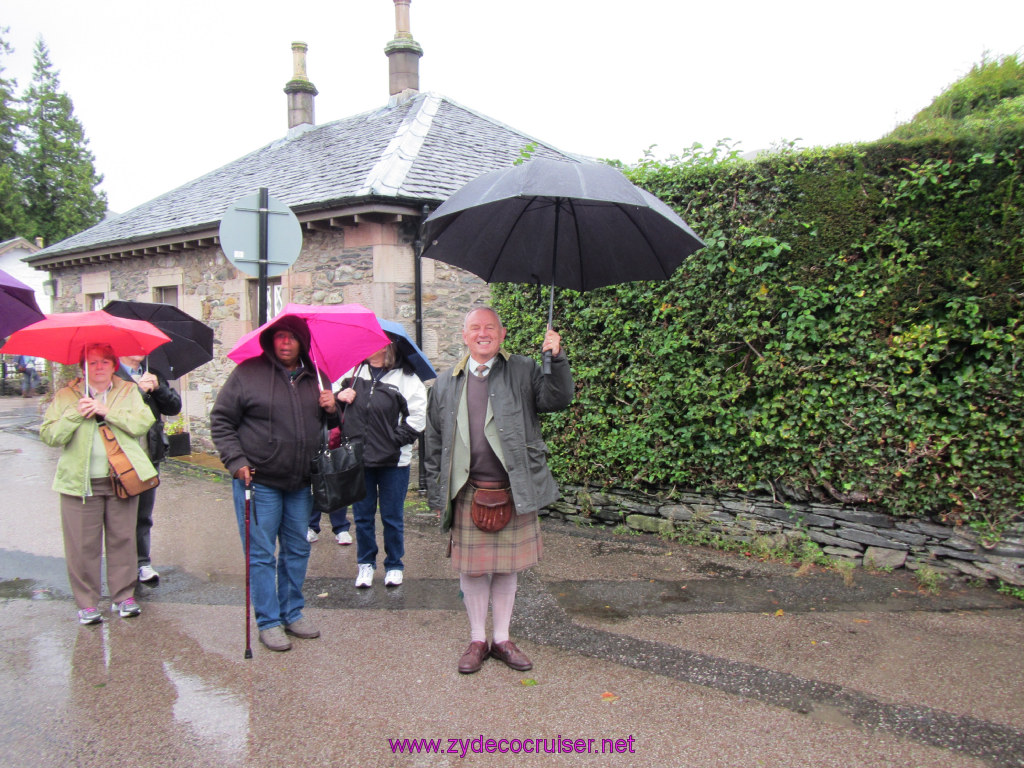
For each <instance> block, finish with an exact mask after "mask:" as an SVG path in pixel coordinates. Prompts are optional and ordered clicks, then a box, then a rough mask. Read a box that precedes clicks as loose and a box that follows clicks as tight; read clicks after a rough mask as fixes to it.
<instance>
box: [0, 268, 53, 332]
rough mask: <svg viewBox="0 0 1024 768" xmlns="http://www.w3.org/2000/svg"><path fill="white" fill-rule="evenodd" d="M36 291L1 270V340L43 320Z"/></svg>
mask: <svg viewBox="0 0 1024 768" xmlns="http://www.w3.org/2000/svg"><path fill="white" fill-rule="evenodd" d="M43 317H44V315H43V313H42V311H41V310H40V309H39V305H38V304H37V303H36V295H35V291H33V290H32V288H31V287H30V286H27V285H25V284H24V283H23V282H21V280H18V279H17V278H15V277H12V276H11V275H9V274H7V273H6V272H4V271H3V270H2V269H0V338H4V337H6V336H10V335H11V334H12V333H14V332H15V331H16V330H18V329H19V328H24V327H25V326H26V325H32V323H34V322H36V321H38V320H42V319H43Z"/></svg>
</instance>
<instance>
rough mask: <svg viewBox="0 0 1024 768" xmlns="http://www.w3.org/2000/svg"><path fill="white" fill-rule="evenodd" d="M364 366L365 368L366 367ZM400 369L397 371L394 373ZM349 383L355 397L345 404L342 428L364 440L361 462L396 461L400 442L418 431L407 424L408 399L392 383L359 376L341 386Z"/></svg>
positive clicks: (388, 463)
mask: <svg viewBox="0 0 1024 768" xmlns="http://www.w3.org/2000/svg"><path fill="white" fill-rule="evenodd" d="M363 370H366V369H365V368H364V369H363ZM398 373H400V372H398V371H396V375H397V374H398ZM345 387H352V388H353V389H355V391H356V399H355V400H354V401H353V402H352V404H351V405H347V406H344V412H343V413H342V415H341V420H342V432H343V433H344V434H345V436H346V437H358V438H362V441H363V463H364V464H365V465H366V466H368V467H395V466H398V465H399V459H400V458H401V453H402V446H404V445H408V444H409V443H412V442H414V441H415V440H416V439H417V438H418V437H419V436H420V435H421V434H422V430H418V429H415V428H413V427H412V426H410V425H409V403H408V401H407V400H406V399H405V395H403V394H402V392H401V390H399V388H398V387H396V386H395V385H394V384H392V383H389V382H387V381H374V380H373V379H366V378H362V377H358V376H357V378H356V379H355V383H353V381H352V379H345V381H343V382H342V388H345Z"/></svg>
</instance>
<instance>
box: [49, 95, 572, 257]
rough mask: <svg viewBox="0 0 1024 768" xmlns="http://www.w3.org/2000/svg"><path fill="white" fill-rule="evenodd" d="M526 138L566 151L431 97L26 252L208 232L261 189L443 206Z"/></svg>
mask: <svg viewBox="0 0 1024 768" xmlns="http://www.w3.org/2000/svg"><path fill="white" fill-rule="evenodd" d="M529 143H534V144H536V145H537V148H536V150H535V152H534V156H535V157H549V158H553V159H562V160H567V161H581V160H583V158H581V157H579V156H576V155H571V154H569V153H566V152H562V151H560V150H558V149H555V148H554V147H552V146H550V145H548V144H545V143H544V142H542V141H539V140H537V139H535V138H533V137H531V136H528V135H526V134H524V133H522V132H520V131H517V130H515V129H513V128H510V127H509V126H507V125H504V124H502V123H500V122H498V121H496V120H493V119H491V118H489V117H486V116H484V115H481V114H479V113H477V112H474V111H473V110H470V109H467V108H466V107H463V106H462V105H460V104H457V103H456V102H454V101H452V100H451V99H448V98H447V97H445V96H441V95H439V94H435V93H421V94H418V95H416V96H415V97H413V98H411V99H409V100H407V101H405V102H403V103H400V104H395V105H389V106H386V107H383V108H381V109H377V110H374V111H372V112H366V113H364V114H361V115H355V116H353V117H348V118H344V119H342V120H336V121H334V122H331V123H325V124H324V125H319V126H299V127H297V128H293V129H292V130H291V131H290V132H289V134H288V136H286V137H285V138H283V139H281V140H279V141H275V142H273V143H272V144H268V145H267V146H265V147H262V148H261V149H258V150H256V151H255V152H252V153H250V154H248V155H245V156H244V157H241V158H239V159H238V160H235V161H234V162H231V163H228V164H227V165H225V166H222V167H221V168H218V169H217V170H215V171H211V172H210V173H208V174H206V175H205V176H201V177H199V178H198V179H195V180H193V181H190V182H188V183H187V184H184V185H182V186H180V187H178V188H177V189H174V190H171V191H170V192H167V193H165V194H163V195H161V196H159V197H157V198H155V199H153V200H150V201H149V202H147V203H143V204H142V205H140V206H137V207H136V208H133V209H132V210H130V211H127V212H126V213H123V214H121V215H120V216H115V217H111V218H109V219H106V220H104V221H102V222H100V223H99V224H96V225H95V226H93V227H91V228H89V229H87V230H84V231H82V232H79V233H78V234H77V235H73V236H72V237H69V238H67V239H65V240H62V241H61V242H59V243H55V244H54V245H51V246H49V247H47V248H45V249H43V250H42V251H39V252H38V253H36V254H35V255H34V256H32V257H31V259H30V260H31V261H39V262H43V261H48V260H52V259H53V258H54V257H58V259H59V257H60V256H71V255H72V254H76V253H81V252H84V251H89V252H90V253H93V254H96V253H98V252H103V251H104V250H106V249H109V250H111V251H115V250H118V249H124V248H125V247H126V246H130V245H133V244H138V245H140V246H141V245H142V244H144V243H145V242H146V241H149V240H154V239H158V238H167V237H173V236H177V235H187V234H189V233H194V232H199V231H203V230H209V229H210V228H211V227H213V228H215V227H216V226H218V224H219V222H220V219H221V217H222V216H223V215H224V212H225V211H226V210H227V208H228V206H230V205H231V204H232V203H234V202H235V201H236V200H238V199H239V198H241V197H243V196H244V195H248V194H251V193H253V192H255V191H257V190H258V189H259V188H260V187H267V189H268V190H269V191H270V194H271V196H272V197H275V198H277V199H278V200H280V201H282V202H283V203H285V204H286V205H288V206H289V207H291V208H292V210H293V211H294V212H295V213H296V214H297V215H299V217H300V219H301V218H303V216H302V214H303V213H304V212H310V211H316V210H320V209H337V208H339V207H344V206H345V205H346V204H352V205H354V204H358V203H366V202H371V203H372V202H388V201H390V202H400V203H405V204H415V205H416V206H417V207H418V206H421V205H422V204H423V203H424V202H437V203H439V202H441V201H443V200H445V199H446V198H447V197H448V196H449V195H451V194H452V193H453V192H454V191H455V190H457V189H458V188H459V187H461V186H462V185H463V184H465V183H466V182H467V181H469V180H470V179H472V178H475V177H476V176H479V175H480V174H481V173H485V172H487V171H491V170H495V169H497V168H504V167H507V166H509V165H511V164H512V163H513V161H514V160H516V159H517V158H518V157H519V156H520V153H521V151H522V149H523V148H524V147H525V146H526V145H527V144H529Z"/></svg>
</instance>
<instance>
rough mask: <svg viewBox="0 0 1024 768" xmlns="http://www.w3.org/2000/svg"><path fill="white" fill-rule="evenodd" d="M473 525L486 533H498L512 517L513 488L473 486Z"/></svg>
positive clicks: (471, 514)
mask: <svg viewBox="0 0 1024 768" xmlns="http://www.w3.org/2000/svg"><path fill="white" fill-rule="evenodd" d="M469 514H470V517H472V518H473V525H475V526H476V527H477V528H479V529H480V530H481V531H483V532H484V533H497V532H498V531H500V530H501V529H502V528H504V527H505V526H506V525H508V523H509V521H510V520H511V519H512V515H513V510H512V489H511V488H477V487H476V486H473V506H472V507H471V508H470V512H469Z"/></svg>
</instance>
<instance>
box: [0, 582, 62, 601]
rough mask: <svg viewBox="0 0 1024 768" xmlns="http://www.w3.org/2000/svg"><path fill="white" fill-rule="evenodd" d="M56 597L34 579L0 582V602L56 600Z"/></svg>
mask: <svg viewBox="0 0 1024 768" xmlns="http://www.w3.org/2000/svg"><path fill="white" fill-rule="evenodd" d="M58 597H59V596H58V595H55V594H54V593H53V592H51V591H50V589H49V588H48V587H44V586H41V585H40V584H39V582H38V581H35V580H34V579H3V580H0V600H13V599H20V600H56V599H57V598H58Z"/></svg>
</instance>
